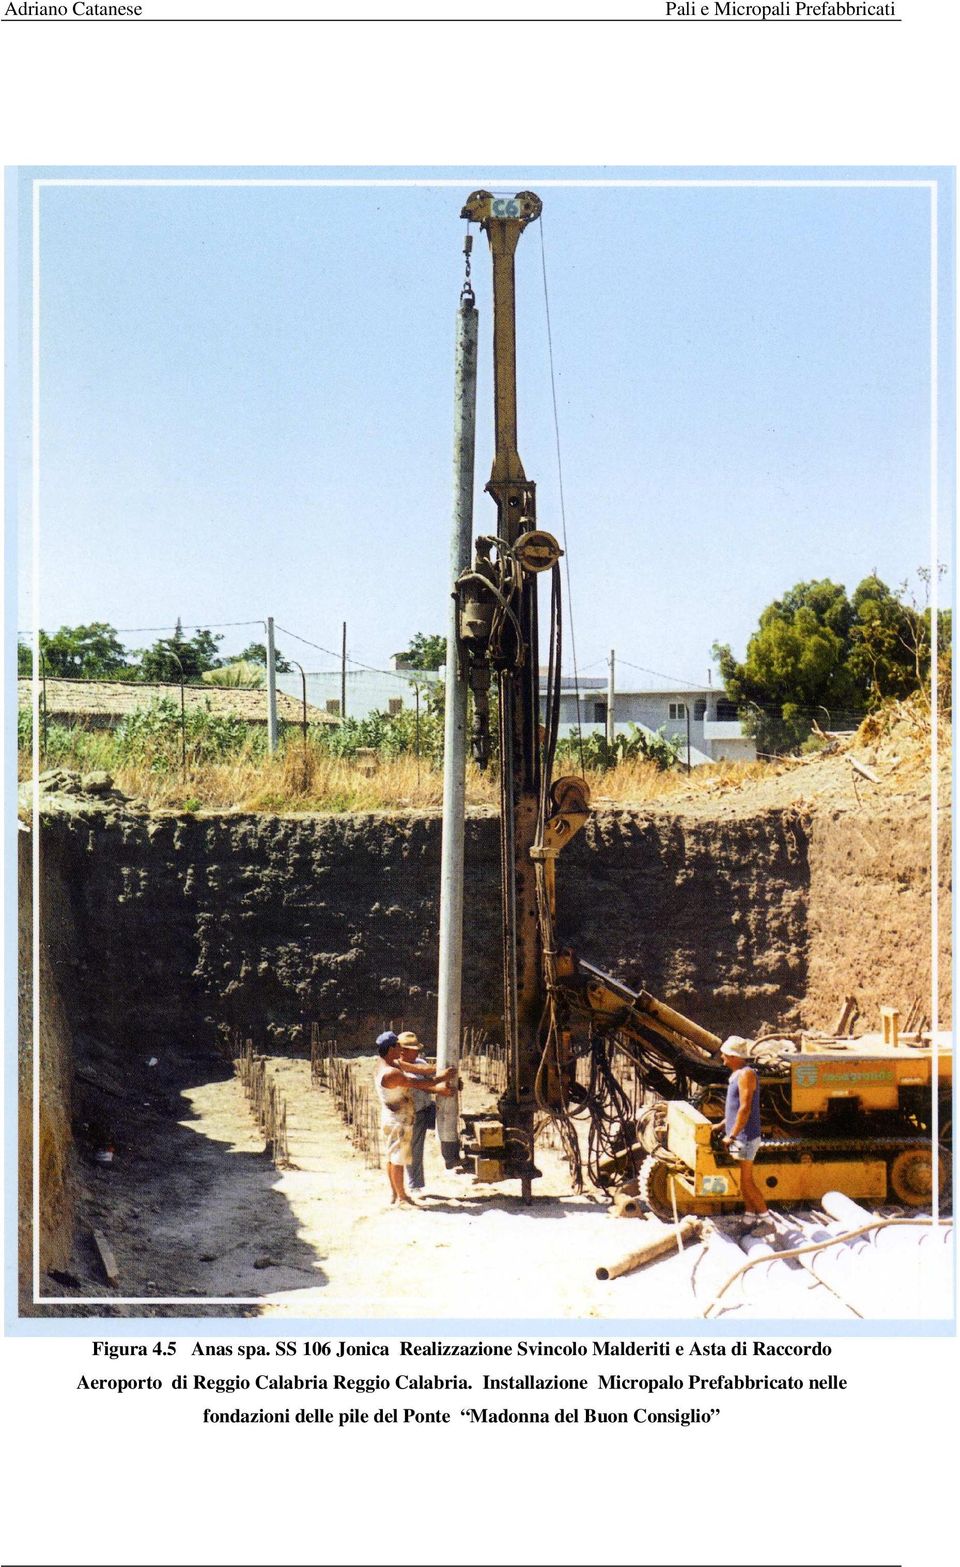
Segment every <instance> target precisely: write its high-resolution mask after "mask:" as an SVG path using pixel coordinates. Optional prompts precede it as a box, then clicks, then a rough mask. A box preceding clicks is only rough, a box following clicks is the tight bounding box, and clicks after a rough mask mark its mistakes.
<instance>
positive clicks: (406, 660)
mask: <svg viewBox="0 0 960 1567" xmlns="http://www.w3.org/2000/svg"><path fill="white" fill-rule="evenodd" d="M394 657H395V658H396V659H398V660H399V661H400V663H402V664H405V665H406V667H407V668H408V669H442V668H443V667H444V665H445V664H446V662H447V639H446V637H441V636H439V635H436V634H434V635H427V633H426V632H423V631H418V632H417V634H416V636H415V637H411V639H410V646H409V647H407V648H405V649H404V650H403V652H402V653H395V654H394Z"/></svg>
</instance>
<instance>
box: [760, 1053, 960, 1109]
mask: <svg viewBox="0 0 960 1567" xmlns="http://www.w3.org/2000/svg"><path fill="white" fill-rule="evenodd" d="M933 1060H934V1056H933V1051H932V1050H931V1049H930V1047H929V1046H926V1047H923V1046H919V1047H917V1046H913V1045H910V1044H907V1043H902V1044H897V1045H892V1044H885V1043H884V1042H883V1040H882V1037H881V1038H878V1039H877V1040H871V1039H869V1038H867V1039H858V1040H857V1041H856V1042H855V1043H854V1041H852V1040H851V1041H849V1042H845V1041H842V1040H829V1041H823V1042H822V1043H819V1044H818V1043H812V1044H811V1043H809V1042H808V1043H807V1044H806V1045H805V1047H804V1050H803V1053H802V1054H801V1055H799V1056H797V1057H796V1058H795V1059H794V1060H792V1061H791V1063H790V1107H791V1109H792V1110H793V1111H794V1113H795V1114H797V1115H826V1114H827V1113H828V1111H829V1109H830V1106H831V1104H832V1103H834V1102H836V1101H837V1100H842V1099H856V1100H858V1101H859V1103H860V1108H861V1109H862V1110H864V1111H866V1112H868V1113H871V1112H875V1111H878V1110H892V1111H895V1110H899V1109H900V1107H901V1103H902V1098H903V1093H904V1090H908V1089H920V1090H924V1089H925V1090H927V1091H928V1092H929V1091H930V1089H931V1087H932V1079H933ZM936 1061H937V1079H938V1086H939V1089H940V1091H941V1093H948V1092H949V1090H950V1085H951V1083H952V1081H953V1055H952V1053H951V1051H950V1050H949V1049H948V1048H946V1047H945V1046H944V1045H942V1044H938V1047H937V1052H936Z"/></svg>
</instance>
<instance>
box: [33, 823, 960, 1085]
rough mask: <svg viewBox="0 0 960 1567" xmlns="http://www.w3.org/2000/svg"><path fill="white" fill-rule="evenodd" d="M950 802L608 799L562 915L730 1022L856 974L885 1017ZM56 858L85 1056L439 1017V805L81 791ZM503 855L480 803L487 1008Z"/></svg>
mask: <svg viewBox="0 0 960 1567" xmlns="http://www.w3.org/2000/svg"><path fill="white" fill-rule="evenodd" d="M927 821H928V818H927V817H926V815H925V813H924V812H923V810H922V808H919V807H918V809H917V811H916V812H915V813H914V814H913V815H910V814H909V813H907V814H906V815H905V813H904V811H903V810H899V811H897V812H896V813H894V812H893V811H892V810H891V811H890V812H888V813H887V814H883V813H882V812H881V813H880V814H878V815H876V816H872V817H871V818H869V819H864V818H863V817H860V816H858V817H853V816H851V815H850V814H849V813H838V814H837V815H835V816H829V815H827V814H822V815H820V816H818V817H814V818H811V817H810V816H809V815H807V814H805V813H801V812H798V811H797V810H796V809H795V808H793V807H791V808H788V809H782V808H776V809H767V810H764V811H761V812H758V813H756V814H753V815H749V816H743V817H734V818H730V817H727V818H725V819H723V820H717V819H713V818H708V817H698V818H690V819H683V818H678V817H673V816H671V815H668V814H667V813H665V812H662V811H660V812H653V811H643V810H639V809H636V810H621V811H617V812H612V811H611V812H608V813H603V814H598V815H596V816H595V817H594V818H593V819H592V820H591V821H590V822H589V823H588V825H587V827H586V828H585V829H584V831H583V832H582V834H581V835H580V836H579V837H578V838H577V839H576V840H575V841H574V842H573V843H572V844H571V846H570V847H569V849H567V850H566V851H565V852H564V854H563V856H562V858H561V861H560V865H559V871H558V883H559V894H558V903H559V906H558V916H559V918H558V925H559V931H560V935H561V937H562V939H563V940H565V941H567V942H569V943H570V944H571V945H572V946H573V947H574V948H575V950H576V951H578V952H579V954H580V955H581V956H583V957H585V958H588V959H589V960H590V961H592V962H594V963H596V964H597V965H599V966H600V967H602V968H605V969H607V970H608V971H609V972H611V973H612V974H614V975H616V976H617V977H618V978H621V979H623V980H626V981H627V982H628V983H633V984H637V985H639V984H644V985H646V986H647V987H648V988H649V989H650V990H652V991H653V993H654V994H655V995H657V996H659V997H660V998H661V999H662V1000H664V1001H667V1002H669V1003H670V1004H672V1005H674V1006H677V1007H679V1008H680V1009H681V1010H682V1011H685V1012H687V1013H688V1014H689V1015H691V1016H692V1017H694V1018H696V1019H697V1021H699V1022H701V1023H703V1024H704V1025H705V1026H707V1027H709V1028H712V1029H714V1030H716V1031H717V1032H718V1033H721V1034H722V1033H724V1032H729V1031H731V1030H735V1031H736V1032H739V1033H744V1034H751V1033H754V1032H756V1031H757V1030H758V1029H759V1028H760V1027H761V1025H762V1024H769V1025H777V1026H783V1027H788V1026H793V1027H796V1026H797V1025H798V1024H800V1023H801V1022H802V1023H805V1024H813V1025H820V1024H823V1023H827V1022H829V1021H830V1020H831V1019H832V1017H833V1016H834V1015H835V1013H836V1009H837V1005H838V1001H839V999H840V997H841V996H842V995H843V994H845V993H846V992H847V991H850V990H855V991H857V992H858V994H859V995H860V997H861V1007H862V1008H863V1010H864V1015H865V1016H866V1015H868V1014H869V1012H870V1009H873V1011H874V1012H875V1010H876V1007H877V1006H879V1004H880V1002H881V1001H894V1002H899V1003H900V1004H901V1005H902V1006H904V1008H905V1007H906V1006H907V1005H908V1004H909V1001H910V1000H911V999H912V998H913V996H914V995H915V994H917V993H919V992H921V991H922V989H923V987H924V985H925V984H927V983H928V975H929V925H930V922H929V828H928V825H927ZM943 837H944V852H943V856H942V870H943V877H944V887H943V903H944V908H945V911H946V910H948V908H949V897H948V892H947V888H946V880H945V878H946V877H947V875H948V873H949V852H948V847H949V845H948V830H947V826H946V824H944V830H943ZM42 857H43V866H44V880H45V883H46V884H47V888H48V894H49V907H50V922H51V923H50V939H48V940H47V942H46V946H47V948H48V951H49V954H50V956H51V958H52V960H53V963H54V970H55V974H56V979H57V982H58V985H59V988H60V991H61V992H62V994H63V996H64V998H65V1000H66V1005H67V1011H68V1021H69V1024H70V1026H71V1028H72V1031H73V1033H74V1034H75V1035H76V1037H77V1040H78V1047H79V1049H80V1050H81V1052H83V1051H84V1050H85V1049H86V1048H87V1046H88V1044H89V1043H90V1042H91V1041H92V1042H94V1045H95V1046H96V1045H101V1044H103V1045H110V1046H114V1045H115V1046H119V1047H120V1048H121V1049H122V1050H123V1051H134V1050H135V1051H136V1052H137V1053H138V1054H139V1055H142V1056H145V1057H148V1056H150V1055H152V1054H156V1055H160V1054H161V1050H162V1047H167V1048H168V1047H169V1045H170V1043H171V1041H176V1043H177V1048H178V1049H179V1050H182V1051H194V1050H207V1049H209V1048H210V1047H211V1046H213V1045H214V1044H215V1043H216V1041H217V1039H218V1037H220V1038H222V1037H223V1036H224V1034H225V1033H226V1032H227V1031H228V1030H229V1029H230V1028H231V1027H232V1026H234V1025H236V1026H238V1027H239V1028H240V1029H241V1030H242V1031H243V1032H244V1034H245V1035H248V1036H250V1037H252V1038H253V1039H254V1040H255V1042H257V1043H258V1044H262V1045H264V1046H267V1047H269V1049H270V1050H272V1051H275V1050H277V1049H278V1048H283V1047H284V1046H295V1047H302V1046H303V1043H304V1041H305V1039H307V1038H308V1037H309V1024H310V1023H311V1022H312V1021H316V1022H318V1023H319V1024H320V1025H321V1027H322V1029H323V1030H324V1031H325V1032H331V1033H335V1034H336V1035H337V1037H338V1038H339V1040H340V1041H341V1043H342V1044H344V1045H352V1044H362V1043H366V1042H369V1040H370V1038H371V1036H372V1035H374V1034H376V1033H377V1032H378V1031H379V1030H380V1029H381V1028H383V1027H384V1026H386V1025H387V1024H390V1023H392V1024H393V1025H395V1026H398V1027H399V1026H400V1025H401V1024H403V1025H405V1026H408V1027H412V1028H415V1029H417V1030H418V1031H420V1030H422V1031H423V1033H424V1036H425V1037H426V1038H427V1039H431V1038H432V1037H433V1034H434V1030H435V1016H436V983H437V974H436V961H437V958H436V943H437V914H438V888H439V871H440V821H439V817H438V816H428V815H407V816H403V817H399V816H386V815H379V814H367V815H356V816H330V817H322V816H314V817H303V818H276V817H273V818H271V817H265V816H244V815H225V816H220V817H200V816H193V815H182V816H163V817H158V816H153V817H151V816H147V815H145V814H137V813H134V812H133V811H130V810H128V809H126V808H123V807H122V806H120V805H118V804H117V802H113V803H110V802H102V801H99V800H97V801H94V800H90V801H87V800H80V801H77V800H71V801H69V802H68V804H66V805H65V806H64V808H63V809H48V810H45V811H44V813H43V830H42ZM498 863H499V860H498V846H497V824H496V821H495V820H494V819H493V818H492V817H491V816H488V815H485V814H473V815H471V816H470V818H469V820H468V822H467V835H466V881H467V886H466V907H467V916H466V930H465V943H464V954H465V967H464V991H463V998H464V1021H465V1023H477V1024H479V1023H486V1024H494V1023H495V1021H496V1018H497V1015H498V1008H499V1000H498V990H499V983H500V980H499V961H500V959H499V921H500V914H499V893H498V885H497V881H498ZM947 935H948V932H947V930H946V924H945V925H944V951H945V952H946V950H947V948H946V938H947ZM943 975H944V987H946V984H947V982H948V965H947V963H946V962H944V964H943ZM875 1022H876V1020H875V1018H873V1019H871V1024H872V1026H875Z"/></svg>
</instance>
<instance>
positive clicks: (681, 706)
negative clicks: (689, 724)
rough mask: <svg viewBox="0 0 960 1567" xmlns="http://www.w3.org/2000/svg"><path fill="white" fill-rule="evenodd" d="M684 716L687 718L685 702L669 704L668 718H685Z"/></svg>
mask: <svg viewBox="0 0 960 1567" xmlns="http://www.w3.org/2000/svg"><path fill="white" fill-rule="evenodd" d="M686 716H687V704H686V702H671V703H670V717H671V718H686Z"/></svg>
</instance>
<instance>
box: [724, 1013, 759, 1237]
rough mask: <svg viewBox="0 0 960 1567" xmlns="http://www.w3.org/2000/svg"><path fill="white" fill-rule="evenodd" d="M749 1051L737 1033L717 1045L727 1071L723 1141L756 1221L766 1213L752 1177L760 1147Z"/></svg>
mask: <svg viewBox="0 0 960 1567" xmlns="http://www.w3.org/2000/svg"><path fill="white" fill-rule="evenodd" d="M749 1052H750V1041H749V1040H748V1039H742V1038H741V1037H740V1035H739V1034H731V1035H730V1037H729V1039H725V1040H724V1041H723V1044H722V1045H721V1046H720V1054H721V1056H722V1057H723V1060H724V1064H725V1065H726V1066H728V1067H729V1068H730V1082H729V1084H728V1085H727V1102H726V1107H725V1111H724V1117H723V1130H724V1138H723V1141H724V1143H725V1145H726V1147H727V1148H728V1149H729V1150H730V1154H731V1156H732V1157H733V1158H734V1159H736V1161H737V1164H738V1165H739V1167H740V1195H741V1196H742V1198H743V1205H744V1207H745V1208H746V1211H747V1213H748V1214H753V1215H755V1216H756V1217H758V1218H759V1217H760V1216H761V1215H763V1214H767V1213H769V1211H770V1210H769V1208H768V1207H767V1204H766V1201H765V1200H764V1196H763V1193H762V1192H761V1190H760V1188H759V1186H758V1185H757V1183H756V1181H755V1179H754V1175H753V1161H754V1159H755V1158H756V1155H757V1149H758V1148H759V1147H760V1085H759V1083H758V1081H757V1074H756V1072H755V1071H754V1069H753V1067H752V1066H750V1065H749Z"/></svg>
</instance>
